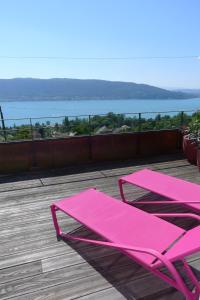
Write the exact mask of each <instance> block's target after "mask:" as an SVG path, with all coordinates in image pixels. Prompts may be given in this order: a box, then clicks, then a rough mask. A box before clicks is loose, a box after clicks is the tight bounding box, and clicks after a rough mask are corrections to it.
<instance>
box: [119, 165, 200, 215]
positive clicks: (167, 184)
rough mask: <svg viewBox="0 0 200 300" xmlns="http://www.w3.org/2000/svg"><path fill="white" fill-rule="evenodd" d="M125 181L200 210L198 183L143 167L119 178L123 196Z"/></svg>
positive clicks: (199, 188) (199, 186)
mask: <svg viewBox="0 0 200 300" xmlns="http://www.w3.org/2000/svg"><path fill="white" fill-rule="evenodd" d="M124 183H129V184H133V185H136V186H139V187H141V188H144V189H146V190H149V191H151V192H154V193H156V194H159V195H162V196H165V197H167V198H170V199H171V200H174V201H176V202H178V203H182V204H184V205H187V206H188V207H190V208H192V209H195V210H197V211H200V185H198V184H195V183H192V182H188V181H185V180H182V179H179V178H176V177H172V176H169V175H165V174H163V173H160V172H157V171H152V170H149V169H143V170H140V171H137V172H134V173H132V174H130V175H127V176H123V177H121V178H120V179H119V185H120V189H121V194H122V197H123V198H124V195H123V191H122V184H124Z"/></svg>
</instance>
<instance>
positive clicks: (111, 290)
mask: <svg viewBox="0 0 200 300" xmlns="http://www.w3.org/2000/svg"><path fill="white" fill-rule="evenodd" d="M152 154H153V152H152ZM155 154H156V156H152V157H146V158H136V157H135V158H134V160H133V159H131V160H124V159H123V161H121V160H118V161H116V162H103V163H102V162H96V163H93V164H91V163H90V164H86V163H85V164H82V165H81V166H80V165H79V166H73V167H72V166H68V167H65V168H62V169H52V170H50V171H49V170H47V171H34V172H31V173H30V172H29V173H27V172H24V173H19V174H16V175H2V176H1V177H0V183H1V184H0V223H1V232H0V299H12V300H27V299H28V300H36V299H40V300H41V299H49V300H50V299H52V300H53V299H60V300H61V299H82V300H86V299H87V300H89V299H92V300H95V299H98V300H100V299H104V300H110V299H116V300H122V299H135V300H138V299H143V300H150V299H154V300H167V299H170V300H175V299H176V300H181V299H183V297H182V296H181V295H180V293H179V292H177V291H175V290H174V289H173V288H171V287H170V286H168V285H167V284H165V283H164V282H162V281H161V280H160V279H158V278H156V277H154V276H153V275H151V274H150V273H148V272H147V271H145V270H144V269H143V268H142V267H140V266H138V265H137V264H136V263H134V262H133V261H131V260H130V259H128V258H127V257H125V256H124V255H123V254H121V253H119V252H118V251H116V250H113V249H112V250H111V249H107V248H104V247H95V246H91V245H87V244H83V243H82V244H80V243H78V242H64V241H60V242H58V241H57V240H56V236H55V231H54V228H53V224H52V220H51V215H50V209H49V206H50V204H51V203H52V202H53V201H54V200H55V199H59V198H62V197H67V196H69V195H72V194H75V193H77V192H79V191H81V190H83V189H85V188H88V187H91V186H96V187H97V188H98V189H99V190H101V191H104V192H106V193H108V194H109V195H112V196H115V197H117V198H119V199H120V197H119V190H118V187H117V179H118V177H119V176H121V175H124V174H128V173H131V172H134V171H135V170H138V169H142V168H144V167H149V168H151V169H153V170H160V171H162V172H164V173H166V174H170V175H173V176H177V177H180V178H183V179H186V180H189V181H192V182H196V183H199V182H200V177H199V172H198V170H197V168H196V167H195V166H192V165H190V164H189V163H188V162H187V161H186V160H185V159H184V158H183V157H182V155H181V153H171V154H165V155H157V153H155ZM126 192H127V195H128V196H129V198H131V199H133V200H134V199H136V198H141V199H142V198H144V197H145V195H146V192H144V190H141V189H139V188H136V187H135V188H133V187H130V188H128V189H127V190H126ZM151 198H152V199H155V198H156V195H153V194H151ZM156 208H157V209H158V207H156ZM173 208H174V206H173ZM144 209H146V208H145V207H144ZM160 210H162V211H170V207H169V206H167V205H166V206H162V207H161V208H160ZM182 210H183V209H182V208H180V207H176V211H182ZM184 210H185V209H184ZM60 220H61V224H62V226H63V227H64V228H65V229H66V230H68V231H72V230H76V231H79V233H80V232H81V234H82V235H86V236H89V237H94V234H92V233H91V232H89V231H88V230H86V229H85V228H84V227H80V225H78V224H77V223H76V222H75V221H74V220H72V219H70V218H67V216H66V215H65V216H62V215H60ZM172 221H173V222H175V220H172ZM178 225H180V226H183V227H184V228H185V227H191V226H193V225H194V224H193V221H191V220H187V222H186V221H183V220H182V221H180V220H179V223H178ZM133 234H134V232H133ZM188 260H189V262H190V263H191V265H192V267H193V268H195V269H196V271H197V272H200V254H199V255H195V256H192V257H189V258H188Z"/></svg>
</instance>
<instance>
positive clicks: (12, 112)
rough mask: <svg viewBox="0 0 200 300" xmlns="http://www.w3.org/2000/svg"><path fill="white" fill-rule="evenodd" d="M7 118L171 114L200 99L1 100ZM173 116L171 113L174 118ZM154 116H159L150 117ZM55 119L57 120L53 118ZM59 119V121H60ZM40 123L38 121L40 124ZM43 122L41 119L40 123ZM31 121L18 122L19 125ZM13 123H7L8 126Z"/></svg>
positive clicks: (196, 105) (198, 106)
mask: <svg viewBox="0 0 200 300" xmlns="http://www.w3.org/2000/svg"><path fill="white" fill-rule="evenodd" d="M0 105H1V107H2V110H3V113H4V118H5V119H16V118H36V119H37V118H40V117H46V118H45V119H44V120H47V119H50V120H51V118H52V117H57V116H78V115H95V114H106V113H108V112H114V113H137V112H167V111H182V110H184V111H186V110H194V111H195V110H197V109H200V98H195V99H184V100H177V99H176V100H173V99H172V100H171V99H170V100H137V99H133V100H132V99H125V100H123V99H121V100H63V101H60V100H59V101H52V100H51V101H14V100H13V101H11V100H9V101H0ZM172 114H173V113H171V115H172ZM145 116H146V117H153V116H155V114H146V115H145ZM52 120H53V119H52ZM58 120H59V119H58ZM36 121H37V120H34V122H36ZM38 121H39V120H38ZM40 121H41V120H40ZM28 122H29V121H28V120H27V121H26V120H23V121H15V124H16V125H20V124H22V123H23V124H25V123H28ZM11 124H13V121H7V122H6V125H11Z"/></svg>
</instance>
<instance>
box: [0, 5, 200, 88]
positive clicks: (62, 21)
mask: <svg viewBox="0 0 200 300" xmlns="http://www.w3.org/2000/svg"><path fill="white" fill-rule="evenodd" d="M199 12H200V1H199V0H0V78H15V77H35V78H55V77H62V78H63V77H64V78H81V79H82V78H83V79H87V78H95V79H105V80H115V81H130V82H136V83H147V84H151V85H155V86H160V87H169V88H199V89H200V59H197V58H185V59H183V58H179V59H175V58H171V59H166V58H165V59H164V58H163V59H161V58H160V59H152V58H150V59H147V58H145V57H163V56H164V57H165V56H170V57H176V56H179V57H180V56H197V57H198V56H199V57H200V38H199V37H200V17H199ZM23 57H29V58H23ZM30 57H32V58H30ZM33 57H34V58H33ZM39 57H49V58H46V59H44V58H39ZM52 57H54V59H52ZM62 57H64V58H65V59H61V58H62ZM116 57H118V58H127V57H141V58H140V59H132V60H130V59H129V60H123V59H122V60H116V59H108V60H103V59H99V60H98V59H93V60H91V59H88V60H87V59H76V58H116ZM67 58H75V59H67Z"/></svg>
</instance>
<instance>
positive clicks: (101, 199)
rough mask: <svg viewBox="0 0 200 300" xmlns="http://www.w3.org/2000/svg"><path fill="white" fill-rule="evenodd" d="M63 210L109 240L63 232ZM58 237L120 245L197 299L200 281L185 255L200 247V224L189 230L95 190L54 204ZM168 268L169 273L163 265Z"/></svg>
mask: <svg viewBox="0 0 200 300" xmlns="http://www.w3.org/2000/svg"><path fill="white" fill-rule="evenodd" d="M58 210H59V211H62V212H63V213H65V214H67V215H68V216H70V217H72V218H74V219H75V220H77V221H78V222H80V223H81V224H83V225H85V226H86V227H87V228H89V229H90V230H92V231H93V232H95V233H96V234H98V235H99V236H101V237H103V238H104V240H106V241H99V240H91V239H86V238H83V237H80V236H76V235H73V234H69V233H64V232H62V230H61V228H60V226H59V224H58V221H57V217H56V211H58ZM51 212H52V217H53V222H54V226H55V229H56V233H57V236H59V237H61V238H63V239H69V240H75V241H80V242H85V243H90V244H94V245H97V246H98V245H101V246H107V247H112V248H116V249H118V250H119V251H121V252H122V253H124V254H125V255H127V256H128V257H129V258H130V259H132V260H134V261H136V262H137V263H139V264H141V265H142V266H143V267H144V268H146V269H147V270H149V271H150V272H152V273H153V274H155V275H156V276H158V277H159V278H161V279H162V280H164V281H166V282H167V283H168V284H170V285H171V286H173V287H175V288H176V289H177V290H179V291H180V292H181V293H182V294H183V295H184V296H185V297H186V299H187V300H196V299H198V297H199V295H200V284H199V282H198V280H197V278H196V277H195V275H194V273H193V271H192V269H191V268H190V266H189V265H188V263H187V262H186V260H185V257H186V256H188V255H190V254H193V253H196V252H198V251H199V250H200V226H197V227H195V228H193V229H191V230H189V231H187V232H186V231H185V230H183V229H181V228H179V227H177V226H176V225H173V224H171V223H169V222H167V221H165V220H163V219H160V218H158V217H156V216H153V215H151V214H148V213H146V212H144V211H142V210H140V209H137V208H135V207H132V206H130V205H128V204H126V203H124V202H121V201H119V200H116V199H115V198H112V197H110V196H107V195H106V194H104V193H101V192H99V191H97V190H95V189H88V190H85V191H83V192H81V193H79V194H77V195H75V196H72V197H69V198H65V199H62V200H60V201H58V202H55V203H53V204H52V205H51ZM176 261H181V262H182V268H183V270H184V271H185V272H186V274H187V277H188V279H189V281H190V283H191V284H192V285H193V289H192V290H190V289H189V287H188V285H187V284H186V283H185V281H184V280H183V279H182V277H181V274H180V272H179V271H178V270H177V269H176V267H175V265H174V263H175V262H176ZM161 267H166V269H167V270H168V273H169V274H170V275H169V276H168V275H166V274H164V273H163V272H162V271H161V270H160V268H161Z"/></svg>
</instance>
